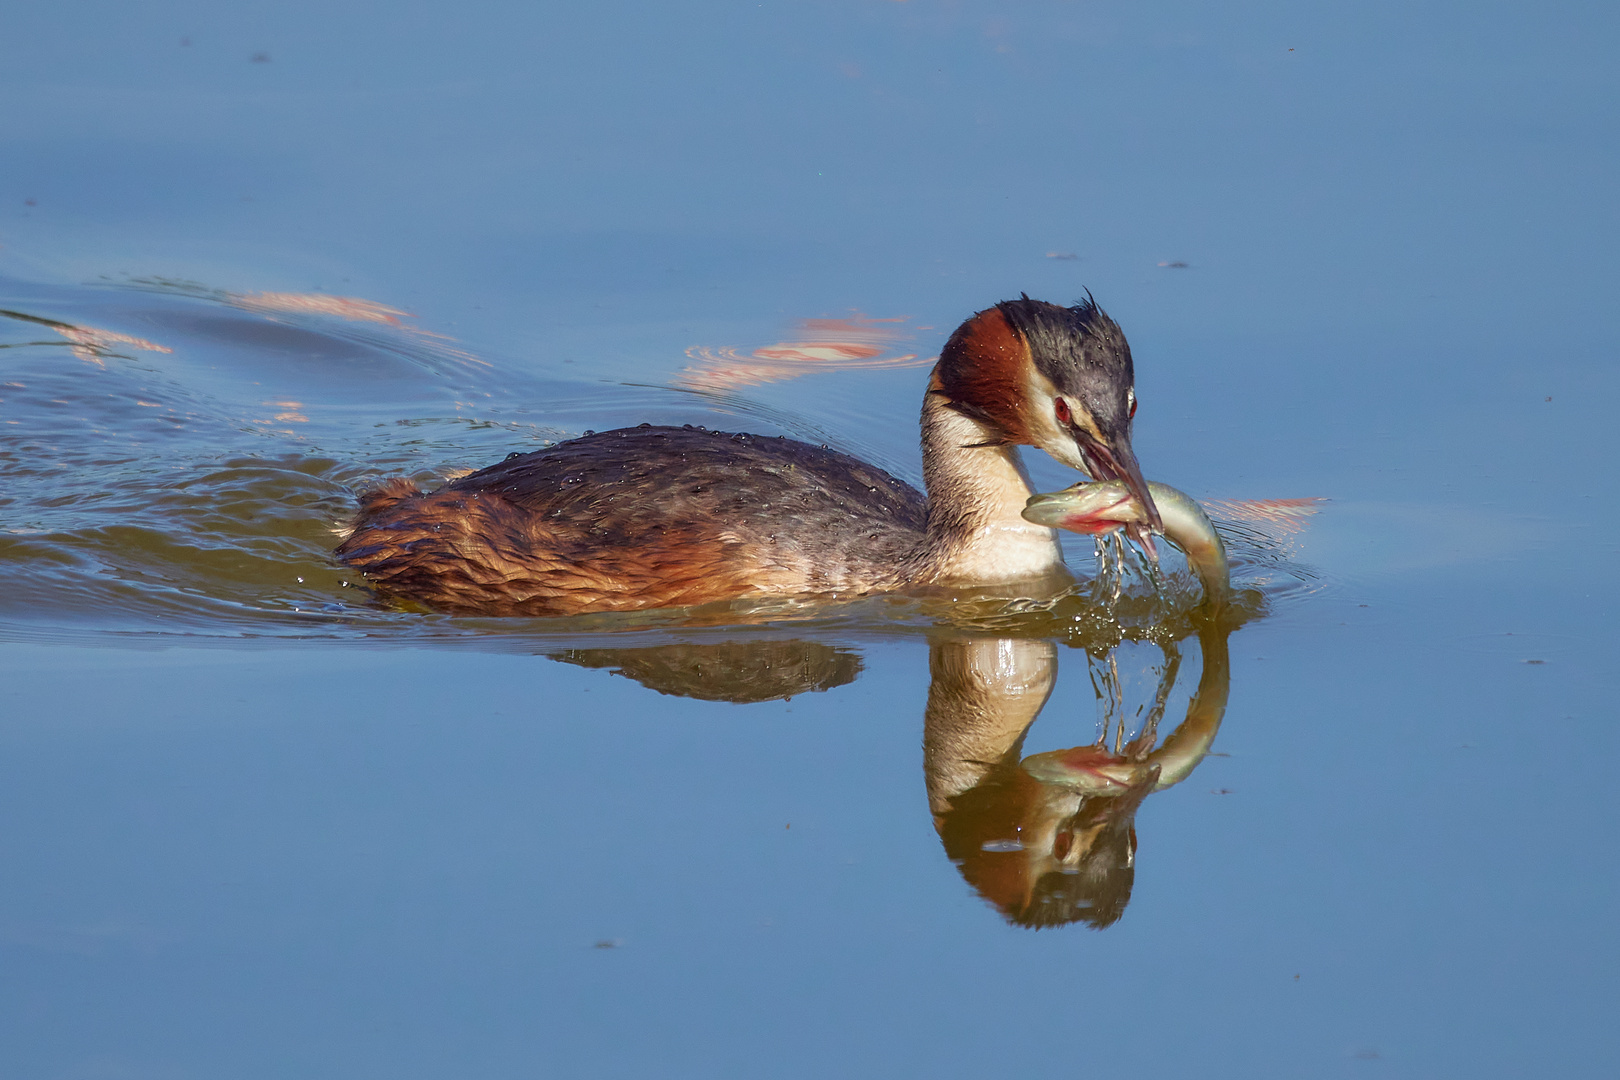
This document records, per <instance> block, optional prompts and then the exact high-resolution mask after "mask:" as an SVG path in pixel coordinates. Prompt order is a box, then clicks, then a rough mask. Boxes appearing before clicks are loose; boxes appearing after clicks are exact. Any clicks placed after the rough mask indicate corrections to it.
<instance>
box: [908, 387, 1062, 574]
mask: <svg viewBox="0 0 1620 1080" xmlns="http://www.w3.org/2000/svg"><path fill="white" fill-rule="evenodd" d="M995 439H996V435H995V433H994V432H993V431H992V430H991V429H990V428H989V427H988V426H986V425H985V424H983V423H981V422H980V421H978V420H974V419H973V418H971V417H968V416H963V415H962V414H961V413H959V412H957V411H956V410H955V409H952V408H951V407H950V406H949V405H948V404H947V403H946V401H945V399H944V398H943V397H941V396H940V395H939V394H937V393H933V392H930V393H929V394H928V396H927V397H926V398H924V399H923V415H922V442H923V447H922V450H923V481H924V483H925V484H926V485H927V487H928V545H929V560H928V562H929V569H928V573H927V577H928V578H930V579H931V580H933V581H934V582H937V583H939V584H957V585H968V584H975V583H980V584H995V583H999V582H1006V581H1021V580H1025V579H1029V578H1038V577H1043V576H1045V575H1048V574H1051V573H1052V572H1054V571H1056V570H1058V569H1059V568H1061V567H1062V566H1063V554H1062V551H1061V549H1060V548H1059V547H1058V541H1057V533H1056V531H1054V530H1052V529H1048V528H1045V527H1044V526H1041V525H1036V524H1034V523H1032V522H1029V521H1025V520H1024V518H1023V516H1022V511H1023V509H1024V504H1025V503H1026V502H1028V501H1029V497H1030V495H1032V494H1033V492H1031V491H1030V487H1029V476H1028V474H1027V473H1025V472H1024V465H1023V462H1022V461H1020V460H1019V458H1018V448H1017V447H1015V446H997V445H984V444H986V443H993V442H994V441H995Z"/></svg>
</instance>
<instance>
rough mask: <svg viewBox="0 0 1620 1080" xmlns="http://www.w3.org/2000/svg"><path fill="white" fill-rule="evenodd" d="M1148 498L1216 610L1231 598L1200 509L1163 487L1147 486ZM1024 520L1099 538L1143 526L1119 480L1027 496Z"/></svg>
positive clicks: (1222, 550)
mask: <svg viewBox="0 0 1620 1080" xmlns="http://www.w3.org/2000/svg"><path fill="white" fill-rule="evenodd" d="M1147 487H1148V493H1149V494H1150V495H1151V496H1152V498H1153V502H1154V504H1155V505H1157V506H1158V508H1159V514H1160V516H1161V517H1162V518H1163V519H1164V534H1163V535H1164V538H1165V539H1166V540H1169V541H1170V542H1171V543H1172V544H1174V545H1175V546H1176V547H1178V548H1180V549H1181V550H1182V552H1183V553H1185V554H1186V556H1187V563H1188V565H1189V566H1191V567H1192V571H1193V573H1194V574H1196V575H1198V580H1199V581H1200V582H1202V583H1203V586H1204V598H1205V603H1206V604H1208V605H1209V607H1210V608H1211V609H1219V608H1220V607H1221V606H1223V605H1224V604H1225V603H1226V602H1227V600H1228V599H1229V598H1230V596H1231V591H1232V579H1231V573H1230V570H1229V568H1228V566H1227V561H1226V545H1225V544H1223V543H1222V542H1221V537H1220V534H1219V533H1217V532H1216V531H1215V526H1214V524H1213V523H1212V522H1211V521H1210V520H1209V515H1208V514H1206V513H1204V508H1203V507H1202V506H1199V505H1198V503H1197V502H1195V501H1193V499H1191V498H1190V497H1189V496H1187V495H1185V494H1183V493H1182V492H1180V491H1177V490H1176V489H1175V488H1173V487H1170V486H1169V485H1167V484H1158V483H1154V482H1153V481H1149V482H1148V485H1147ZM1023 515H1024V520H1026V521H1031V522H1034V523H1035V524H1036V525H1045V526H1046V527H1048V528H1051V529H1066V530H1068V531H1069V532H1073V533H1080V534H1082V535H1086V536H1102V535H1104V534H1107V533H1111V532H1114V531H1116V530H1119V529H1123V528H1126V527H1127V526H1130V525H1141V524H1144V523H1145V522H1146V521H1147V511H1146V510H1145V509H1144V508H1143V506H1142V503H1141V500H1139V499H1138V498H1137V497H1136V496H1135V495H1133V494H1132V493H1131V489H1130V488H1129V487H1127V486H1126V484H1125V482H1124V481H1123V480H1104V481H1097V482H1092V483H1082V484H1075V485H1073V486H1072V487H1066V488H1064V489H1063V490H1062V491H1049V492H1045V493H1043V494H1040V495H1032V496H1030V499H1029V502H1028V503H1027V504H1025V506H1024V510H1023Z"/></svg>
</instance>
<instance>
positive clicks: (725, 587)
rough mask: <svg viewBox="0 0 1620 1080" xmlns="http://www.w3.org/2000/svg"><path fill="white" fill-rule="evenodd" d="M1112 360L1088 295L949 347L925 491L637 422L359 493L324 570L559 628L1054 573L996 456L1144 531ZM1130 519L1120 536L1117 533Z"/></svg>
mask: <svg viewBox="0 0 1620 1080" xmlns="http://www.w3.org/2000/svg"><path fill="white" fill-rule="evenodd" d="M1134 382H1135V375H1134V369H1133V367H1132V362H1131V355H1130V347H1129V346H1128V345H1127V344H1126V342H1125V336H1124V334H1123V333H1122V332H1121V331H1120V329H1119V327H1118V326H1117V325H1116V324H1115V323H1114V321H1113V320H1112V319H1110V318H1109V317H1108V316H1107V315H1106V314H1104V313H1103V311H1102V310H1101V309H1100V308H1098V307H1097V306H1096V304H1095V303H1092V302H1091V301H1089V300H1087V301H1086V302H1083V303H1081V304H1077V305H1076V306H1074V307H1072V308H1064V307H1059V306H1057V305H1055V304H1047V303H1042V302H1040V301H1037V300H1030V299H1028V298H1027V297H1026V298H1024V299H1022V300H1015V301H1009V302H1006V303H1003V304H998V305H997V306H995V307H993V308H989V309H987V310H985V311H981V312H979V313H978V314H977V315H975V316H973V317H972V318H970V319H969V320H968V321H967V322H965V323H963V324H962V326H961V327H959V328H958V329H957V331H956V333H955V334H953V335H952V336H951V339H950V341H949V342H947V343H946V346H945V348H944V350H943V352H942V353H941V355H940V360H939V363H938V364H937V365H935V367H934V371H933V375H932V377H931V379H930V382H929V387H928V392H927V394H926V395H925V397H924V404H923V415H922V439H923V477H924V480H925V482H926V484H927V486H928V490H929V498H928V499H926V500H925V499H924V498H923V497H922V495H921V494H919V493H918V492H917V491H916V490H915V489H913V488H911V487H910V486H908V485H906V484H904V483H903V482H901V481H899V480H897V479H895V478H894V477H892V476H890V475H888V474H887V473H885V472H883V471H882V470H880V469H877V468H874V467H873V466H870V465H867V464H865V463H863V462H860V461H857V460H856V459H854V458H851V457H848V456H846V455H844V454H840V453H837V452H835V451H830V450H827V449H825V448H823V449H817V448H816V447H813V446H809V445H806V444H804V443H799V442H794V441H790V440H787V439H784V438H776V439H767V438H760V437H757V436H750V435H742V434H736V435H727V434H722V433H719V432H709V431H703V430H701V429H691V428H666V427H659V428H655V427H651V426H650V425H643V426H641V427H640V428H624V429H620V430H617V431H608V432H602V433H600V434H594V435H587V436H585V437H584V438H581V439H575V440H572V441H570V442H566V443H562V444H560V445H558V446H555V447H552V448H551V449H548V450H542V451H539V452H536V453H532V454H516V455H513V456H511V457H510V458H508V460H506V461H504V462H502V463H501V464H499V465H495V466H492V467H490V468H487V469H483V470H481V471H479V472H476V473H473V474H472V475H470V476H466V477H462V478H461V479H459V480H455V481H452V482H451V483H448V484H446V485H445V486H443V487H442V488H440V489H438V490H437V491H434V492H431V493H423V492H422V491H420V490H419V489H418V488H417V487H416V486H415V484H413V483H411V482H410V481H408V480H392V481H389V482H388V483H386V484H385V485H383V487H381V488H379V489H377V490H375V491H372V492H370V493H368V494H366V495H364V496H363V497H362V499H361V505H360V514H359V518H358V520H357V521H356V522H355V527H354V530H353V532H352V533H351V535H350V536H349V537H348V539H346V540H345V541H344V542H343V544H342V545H340V546H339V547H338V549H337V556H338V558H339V559H340V560H342V561H343V562H345V563H347V564H349V565H350V566H352V567H354V568H355V569H357V570H359V571H361V572H362V573H364V574H365V575H366V577H368V578H369V579H371V581H372V582H374V583H375V584H376V585H377V586H378V587H379V588H381V589H382V590H384V591H385V592H389V593H392V594H395V595H398V596H402V597H405V598H408V599H412V600H416V601H419V602H421V603H423V604H426V605H428V606H430V607H434V608H438V609H440V610H443V611H449V612H463V613H479V614H487V615H568V614H577V613H581V612H587V611H633V610H642V609H647V608H660V607H682V606H688V605H695V604H703V603H708V602H712V601H723V600H736V599H748V598H766V597H773V596H778V597H779V596H827V597H848V596H857V595H864V594H870V593H878V592H891V591H895V590H898V589H902V588H908V587H916V586H932V585H970V584H991V583H1009V582H1029V583H1031V585H1030V587H1031V588H1035V587H1037V585H1039V587H1040V588H1042V589H1043V590H1044V589H1049V588H1050V587H1051V583H1052V582H1053V581H1054V580H1055V579H1058V578H1063V579H1065V580H1066V579H1067V575H1066V573H1065V572H1064V570H1063V558H1062V554H1061V551H1060V549H1059V547H1058V544H1057V541H1056V537H1055V536H1054V534H1053V533H1052V532H1051V531H1050V530H1049V529H1046V528H1041V527H1038V526H1033V525H1032V524H1030V523H1029V522H1027V521H1025V519H1023V518H1022V517H1020V512H1021V511H1022V510H1023V507H1024V504H1025V502H1026V501H1027V500H1028V498H1029V496H1030V494H1031V493H1030V490H1029V485H1028V482H1027V480H1026V479H1025V477H1024V473H1023V469H1022V465H1021V463H1020V462H1019V460H1018V457H1017V452H1016V450H1015V447H1016V446H1018V445H1026V446H1039V447H1040V448H1041V449H1043V450H1045V451H1046V452H1047V453H1049V454H1051V455H1052V456H1053V457H1054V458H1056V459H1057V460H1059V461H1061V462H1063V463H1064V464H1067V465H1071V466H1073V467H1075V468H1077V469H1083V470H1085V471H1086V472H1088V473H1090V474H1091V475H1092V476H1094V477H1096V478H1098V479H1103V480H1113V479H1120V480H1124V481H1125V482H1126V483H1127V484H1128V485H1130V486H1131V488H1132V490H1135V491H1136V492H1137V493H1138V495H1139V496H1140V497H1141V498H1142V501H1143V509H1144V512H1145V514H1146V519H1147V520H1146V526H1145V527H1152V526H1154V525H1156V524H1157V520H1156V519H1157V514H1156V511H1155V510H1154V507H1153V502H1152V499H1151V496H1149V495H1148V494H1147V492H1146V488H1145V487H1143V481H1142V476H1141V470H1140V469H1139V467H1138V466H1137V464H1136V456H1135V454H1134V453H1133V452H1132V450H1131V440H1130V431H1131V418H1132V416H1133V415H1134V414H1135V411H1136V404H1135V402H1136V392H1135V389H1134ZM1136 527H1137V526H1135V525H1133V526H1127V528H1136Z"/></svg>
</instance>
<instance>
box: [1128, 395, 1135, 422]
mask: <svg viewBox="0 0 1620 1080" xmlns="http://www.w3.org/2000/svg"><path fill="white" fill-rule="evenodd" d="M1126 396H1127V397H1128V398H1129V399H1130V403H1131V419H1132V420H1135V419H1136V391H1135V390H1132V391H1131V392H1130V393H1129V394H1127V395H1126Z"/></svg>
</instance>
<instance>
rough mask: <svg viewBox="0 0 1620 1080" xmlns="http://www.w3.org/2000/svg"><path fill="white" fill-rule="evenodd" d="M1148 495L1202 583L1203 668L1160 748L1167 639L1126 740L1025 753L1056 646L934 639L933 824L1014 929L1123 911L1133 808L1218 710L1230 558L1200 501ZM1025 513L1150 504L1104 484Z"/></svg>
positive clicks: (1110, 514) (1098, 523) (929, 747)
mask: <svg viewBox="0 0 1620 1080" xmlns="http://www.w3.org/2000/svg"><path fill="white" fill-rule="evenodd" d="M1149 489H1150V491H1151V492H1152V495H1153V498H1154V499H1155V500H1157V502H1158V506H1159V508H1160V509H1161V511H1162V513H1163V524H1164V529H1165V536H1166V537H1167V538H1168V539H1169V540H1170V541H1171V542H1173V543H1174V544H1175V545H1176V546H1177V547H1179V548H1181V549H1182V550H1183V551H1184V552H1186V553H1187V557H1188V562H1189V564H1190V565H1191V566H1192V568H1193V570H1194V572H1195V573H1197V574H1198V576H1199V578H1200V579H1201V580H1202V581H1203V584H1204V588H1205V598H1204V604H1203V606H1202V611H1203V613H1204V619H1203V620H1202V627H1203V628H1202V630H1201V631H1200V633H1199V645H1200V648H1201V651H1202V653H1203V673H1202V674H1201V675H1200V676H1199V682H1198V689H1197V691H1196V692H1195V693H1194V694H1193V698H1192V701H1191V703H1190V704H1189V705H1188V707H1187V717H1186V719H1185V720H1184V721H1183V722H1182V723H1181V724H1180V725H1179V726H1178V727H1177V728H1176V729H1175V731H1173V732H1171V734H1170V735H1169V736H1168V737H1167V738H1166V739H1165V740H1164V742H1163V744H1162V745H1155V744H1156V743H1157V741H1158V740H1157V727H1158V722H1159V718H1160V716H1161V715H1162V712H1163V710H1164V707H1165V702H1166V700H1167V699H1168V697H1169V692H1170V689H1171V686H1172V685H1173V684H1174V682H1175V678H1176V674H1177V671H1178V669H1179V655H1178V654H1177V653H1176V652H1174V650H1173V649H1171V648H1169V647H1167V648H1166V664H1165V669H1164V677H1163V679H1162V680H1161V683H1160V687H1159V692H1158V695H1157V697H1156V700H1155V702H1154V706H1153V708H1152V710H1151V711H1150V712H1149V713H1148V716H1147V719H1146V721H1145V722H1144V724H1143V727H1142V731H1141V732H1140V733H1139V734H1138V736H1137V737H1136V738H1135V739H1133V740H1132V741H1131V742H1130V743H1129V744H1127V745H1125V746H1123V747H1118V746H1116V748H1115V749H1114V750H1113V751H1112V752H1110V751H1109V749H1108V748H1107V746H1106V745H1105V743H1099V744H1097V745H1092V746H1079V747H1073V748H1070V749H1067V750H1054V751H1049V752H1047V753H1042V754H1035V755H1032V756H1030V757H1027V758H1026V757H1024V756H1023V741H1024V736H1025V734H1026V733H1027V732H1028V730H1029V727H1030V725H1031V724H1033V723H1034V722H1035V717H1036V716H1037V715H1038V714H1039V713H1040V711H1041V708H1042V707H1043V706H1044V705H1045V704H1046V699H1047V697H1048V696H1049V695H1050V694H1051V692H1052V683H1053V680H1054V678H1055V677H1056V674H1057V650H1056V648H1055V647H1054V646H1053V645H1052V644H1050V643H1049V642H1045V641H1031V640H1019V639H985V638H981V639H958V640H954V641H944V642H941V643H938V644H936V645H935V646H934V648H933V650H932V652H931V654H930V657H929V666H930V669H931V670H932V673H933V680H932V682H931V683H930V686H929V691H928V713H927V719H926V722H925V726H924V734H923V746H924V758H923V767H924V772H925V774H926V776H927V779H928V801H929V804H930V806H931V807H932V808H933V811H934V824H935V827H936V828H937V829H938V830H939V835H940V839H941V840H942V841H943V842H944V845H945V853H946V854H947V855H949V856H950V858H951V859H952V860H953V861H954V862H955V863H956V864H957V866H958V867H960V868H961V871H962V876H963V877H965V878H966V879H967V880H968V882H969V883H970V884H972V885H973V887H974V888H976V889H977V890H978V891H979V893H980V894H981V895H982V896H984V897H985V898H986V899H988V900H989V901H990V902H991V903H993V904H995V905H996V907H998V908H999V909H1001V911H1002V913H1003V914H1005V915H1006V916H1007V918H1008V919H1010V920H1011V921H1013V922H1015V923H1019V924H1021V925H1025V926H1037V927H1039V926H1054V925H1060V924H1063V923H1070V922H1075V921H1084V922H1088V923H1090V924H1091V925H1092V926H1095V927H1098V928H1101V927H1105V926H1108V925H1111V924H1112V923H1114V922H1116V921H1117V920H1118V919H1119V917H1120V916H1121V915H1122V914H1124V911H1125V906H1126V904H1128V903H1129V902H1130V898H1131V888H1132V885H1133V884H1134V882H1135V879H1136V826H1135V821H1136V810H1137V807H1139V806H1140V805H1141V803H1142V800H1143V799H1144V798H1145V797H1146V796H1147V795H1148V794H1150V793H1151V792H1154V791H1161V790H1163V789H1164V788H1167V787H1170V786H1171V785H1173V784H1177V783H1180V782H1181V781H1182V780H1184V779H1185V778H1186V777H1187V776H1188V775H1189V774H1190V773H1191V772H1192V770H1193V769H1194V768H1196V767H1197V765H1198V763H1199V762H1200V761H1202V760H1203V758H1204V755H1205V754H1206V753H1208V752H1209V747H1210V745H1211V743H1212V742H1213V741H1214V738H1215V732H1216V730H1217V729H1218V728H1219V727H1220V723H1221V718H1222V716H1223V715H1224V714H1225V712H1226V699H1227V688H1228V683H1229V678H1230V676H1229V670H1230V667H1229V664H1228V658H1227V649H1226V634H1227V633H1228V632H1229V629H1230V627H1229V626H1223V625H1222V613H1223V611H1224V610H1225V604H1226V601H1227V598H1228V596H1229V594H1230V588H1231V583H1230V580H1229V578H1228V573H1227V562H1226V552H1225V550H1224V548H1223V546H1222V543H1221V539H1220V536H1219V535H1218V534H1217V533H1216V532H1215V528H1214V526H1213V525H1211V524H1210V521H1209V518H1208V517H1207V516H1206V515H1205V514H1204V512H1203V510H1201V509H1200V508H1199V506H1198V504H1197V503H1195V502H1193V501H1192V500H1191V499H1189V498H1187V496H1185V495H1183V494H1182V493H1181V492H1179V491H1176V490H1175V489H1174V488H1170V487H1165V486H1163V485H1159V484H1152V485H1149ZM1025 513H1026V515H1027V516H1029V517H1030V518H1032V519H1033V520H1036V521H1040V522H1043V523H1047V524H1053V525H1058V526H1060V527H1062V528H1066V529H1071V530H1073V531H1076V532H1081V533H1091V534H1100V533H1105V532H1108V531H1111V530H1115V529H1120V528H1123V527H1124V526H1125V525H1127V524H1129V523H1131V522H1140V521H1142V520H1143V519H1145V518H1146V516H1147V513H1148V511H1147V508H1146V506H1145V505H1144V504H1143V503H1142V502H1140V501H1138V500H1137V499H1136V498H1135V497H1134V495H1133V494H1132V492H1131V491H1130V490H1129V489H1128V488H1126V487H1125V485H1123V484H1120V483H1118V482H1104V483H1094V484H1077V485H1075V486H1074V487H1072V488H1068V489H1066V490H1065V491H1061V492H1054V493H1051V494H1046V495H1037V496H1034V497H1033V498H1031V499H1030V500H1029V508H1028V509H1027V510H1026V511H1025ZM1105 738H1106V733H1105Z"/></svg>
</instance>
